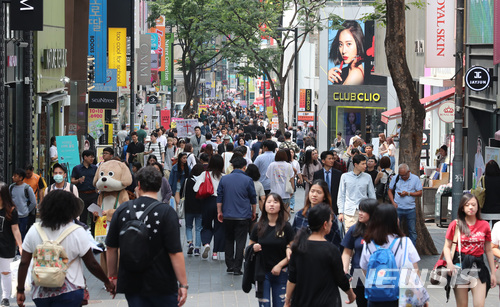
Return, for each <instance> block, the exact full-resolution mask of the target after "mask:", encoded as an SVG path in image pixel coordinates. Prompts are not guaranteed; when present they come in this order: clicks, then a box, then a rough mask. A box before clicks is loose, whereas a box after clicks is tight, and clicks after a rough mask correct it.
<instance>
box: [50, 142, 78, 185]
mask: <svg viewBox="0 0 500 307" xmlns="http://www.w3.org/2000/svg"><path fill="white" fill-rule="evenodd" d="M56 143H57V155H58V157H59V164H61V165H63V166H65V167H66V169H67V171H68V178H71V171H72V170H73V167H75V166H77V165H78V164H80V155H79V150H78V139H77V137H76V135H67V136H56Z"/></svg>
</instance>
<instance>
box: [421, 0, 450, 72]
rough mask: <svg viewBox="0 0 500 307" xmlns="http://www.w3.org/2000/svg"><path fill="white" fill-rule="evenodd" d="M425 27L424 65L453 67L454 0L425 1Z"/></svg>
mask: <svg viewBox="0 0 500 307" xmlns="http://www.w3.org/2000/svg"><path fill="white" fill-rule="evenodd" d="M425 28H426V31H425V66H426V67H435V68H454V67H455V56H454V54H455V1H445V0H429V1H427V7H426V23H425Z"/></svg>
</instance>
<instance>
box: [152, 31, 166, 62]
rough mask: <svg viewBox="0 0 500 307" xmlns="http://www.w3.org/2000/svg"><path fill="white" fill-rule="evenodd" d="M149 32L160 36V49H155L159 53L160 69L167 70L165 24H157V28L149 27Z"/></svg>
mask: <svg viewBox="0 0 500 307" xmlns="http://www.w3.org/2000/svg"><path fill="white" fill-rule="evenodd" d="M149 32H151V33H156V35H157V36H158V49H157V50H156V51H155V52H156V54H158V55H159V58H160V62H159V63H158V71H165V56H164V55H165V26H159V25H157V26H156V28H151V29H149Z"/></svg>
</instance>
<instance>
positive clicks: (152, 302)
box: [125, 294, 178, 307]
mask: <svg viewBox="0 0 500 307" xmlns="http://www.w3.org/2000/svg"><path fill="white" fill-rule="evenodd" d="M125 298H126V299H127V303H128V306H129V307H144V306H148V307H177V304H178V303H177V294H169V295H151V294H148V295H140V294H125Z"/></svg>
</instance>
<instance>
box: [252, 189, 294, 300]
mask: <svg viewBox="0 0 500 307" xmlns="http://www.w3.org/2000/svg"><path fill="white" fill-rule="evenodd" d="M288 218H289V215H288V211H287V208H286V205H285V203H284V202H283V200H282V199H281V197H280V196H279V195H278V194H276V193H270V194H269V195H267V197H266V200H265V202H264V207H263V208H262V215H261V217H260V219H259V222H257V225H256V226H255V227H254V228H253V230H252V233H251V235H250V245H252V244H253V250H254V252H256V253H261V254H262V255H261V257H262V258H263V259H264V260H263V262H264V263H263V264H264V266H265V267H264V268H263V269H264V271H265V272H266V276H265V279H264V285H263V289H262V292H263V296H262V297H261V298H259V306H261V307H270V306H271V302H272V306H283V304H284V302H285V298H284V296H285V287H286V281H287V279H288V268H287V266H288V258H287V257H286V249H287V246H288V247H290V244H291V243H292V241H293V236H294V232H293V229H292V226H291V225H290V223H288ZM271 292H272V299H271Z"/></svg>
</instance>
